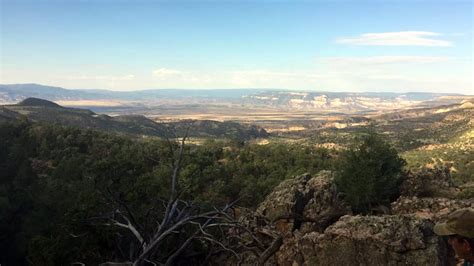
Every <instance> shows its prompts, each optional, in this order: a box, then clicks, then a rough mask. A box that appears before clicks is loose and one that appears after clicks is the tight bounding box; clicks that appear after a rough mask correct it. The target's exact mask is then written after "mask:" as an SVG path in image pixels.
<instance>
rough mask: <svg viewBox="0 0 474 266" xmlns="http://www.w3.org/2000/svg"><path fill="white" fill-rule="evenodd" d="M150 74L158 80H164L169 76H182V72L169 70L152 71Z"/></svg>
mask: <svg viewBox="0 0 474 266" xmlns="http://www.w3.org/2000/svg"><path fill="white" fill-rule="evenodd" d="M152 73H153V76H155V77H159V78H166V77H169V76H176V75H181V74H183V72H182V71H179V70H175V69H169V68H159V69H156V70H153V72H152Z"/></svg>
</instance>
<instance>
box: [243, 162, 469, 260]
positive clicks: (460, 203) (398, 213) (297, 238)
mask: <svg viewBox="0 0 474 266" xmlns="http://www.w3.org/2000/svg"><path fill="white" fill-rule="evenodd" d="M457 191H458V188H457V187H456V186H455V185H454V184H453V182H452V179H451V175H450V174H449V171H448V170H445V169H425V170H421V171H419V172H416V173H409V176H408V178H406V180H405V181H404V184H403V187H402V193H403V196H401V197H400V198H399V199H398V200H397V201H396V202H393V203H392V204H391V206H390V207H391V208H390V209H389V208H387V211H386V212H382V213H389V214H390V215H387V214H384V215H370V216H360V215H356V216H353V215H351V214H352V213H351V211H350V208H349V207H348V206H347V205H346V204H345V203H344V202H342V201H341V200H340V199H339V197H338V192H337V189H336V187H335V186H334V182H333V174H332V173H331V172H329V171H321V172H320V173H319V174H317V175H316V176H314V177H312V176H310V175H301V176H297V177H295V178H293V179H290V180H286V181H284V182H282V183H281V184H280V185H279V186H277V187H276V188H275V189H274V191H273V192H272V193H271V194H270V195H269V196H268V197H267V198H266V200H265V201H264V202H263V203H262V204H261V205H260V206H259V207H258V209H257V212H256V213H255V214H253V216H252V217H254V218H253V220H252V226H255V227H258V228H259V229H258V230H262V229H264V230H266V231H265V232H266V233H265V234H268V235H271V236H272V237H270V238H268V239H265V238H263V240H264V241H262V242H264V243H266V245H268V243H269V242H268V241H269V240H271V239H276V238H275V235H278V236H281V237H283V238H282V244H281V246H280V248H279V249H278V251H277V252H275V254H274V255H273V256H272V257H271V258H270V259H269V260H268V261H267V262H268V263H271V264H272V265H274V264H276V265H451V264H450V263H451V261H454V258H453V255H454V254H453V253H452V251H451V250H450V248H449V247H448V245H447V243H446V241H445V240H443V238H441V237H438V236H436V235H435V234H434V233H433V231H432V227H433V225H434V223H435V222H437V221H439V220H441V219H443V218H444V217H445V216H446V215H447V214H448V213H450V212H452V211H454V210H457V209H460V208H465V207H474V199H469V200H457V199H450V198H446V197H441V196H437V197H426V196H427V195H433V194H435V195H438V194H443V193H448V194H449V195H451V193H457ZM422 196H424V197H422ZM249 221H250V220H249ZM255 231H257V230H255ZM265 234H263V235H260V237H264V235H265ZM252 261H255V259H253V260H252V259H246V260H245V262H248V263H250V264H251V263H252Z"/></svg>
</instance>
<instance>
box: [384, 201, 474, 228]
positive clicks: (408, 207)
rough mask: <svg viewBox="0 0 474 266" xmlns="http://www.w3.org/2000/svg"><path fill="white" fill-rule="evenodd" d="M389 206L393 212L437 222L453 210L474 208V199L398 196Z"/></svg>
mask: <svg viewBox="0 0 474 266" xmlns="http://www.w3.org/2000/svg"><path fill="white" fill-rule="evenodd" d="M391 207H392V213H393V214H398V215H413V216H416V217H419V218H425V219H430V220H432V221H434V222H437V221H439V220H441V219H443V218H445V217H446V216H447V215H448V214H449V213H451V212H453V211H455V210H458V209H461V208H468V207H470V208H474V199H469V200H454V199H447V198H418V197H400V198H398V200H397V201H395V202H393V203H392V204H391Z"/></svg>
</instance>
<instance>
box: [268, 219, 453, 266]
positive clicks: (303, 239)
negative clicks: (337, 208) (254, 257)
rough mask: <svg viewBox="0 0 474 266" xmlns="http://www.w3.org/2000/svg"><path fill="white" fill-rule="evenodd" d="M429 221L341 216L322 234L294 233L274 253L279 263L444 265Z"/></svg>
mask: <svg viewBox="0 0 474 266" xmlns="http://www.w3.org/2000/svg"><path fill="white" fill-rule="evenodd" d="M432 226H433V223H432V222H431V221H429V220H426V219H420V218H417V217H414V216H398V215H385V216H343V217H342V218H340V219H339V221H337V222H336V223H335V224H333V225H331V226H329V227H328V228H327V229H326V230H325V231H324V233H318V232H310V233H306V234H299V233H295V234H294V235H293V237H292V238H289V239H286V240H285V241H284V244H283V246H282V247H281V248H280V250H279V251H278V253H277V254H276V258H277V263H278V264H279V265H448V264H447V261H448V260H447V258H452V255H451V256H448V249H447V245H446V243H445V242H444V241H443V240H442V239H441V238H439V237H438V236H436V235H434V234H433V232H432V230H431V229H432Z"/></svg>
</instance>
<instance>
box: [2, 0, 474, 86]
mask: <svg viewBox="0 0 474 266" xmlns="http://www.w3.org/2000/svg"><path fill="white" fill-rule="evenodd" d="M0 8H1V19H0V27H1V36H0V41H1V42H0V44H1V45H0V64H1V65H0V83H1V84H13V83H39V84H44V85H51V86H59V87H64V88H82V89H87V88H94V89H109V90H118V91H123V90H142V89H154V88H185V89H231V88H275V89H293V90H317V91H354V92H357V91H372V92H377V91H392V92H407V91H419V92H445V93H446V92H450V93H462V94H471V95H472V94H474V89H473V76H474V71H473V63H472V59H473V58H472V56H473V42H472V39H473V17H472V10H473V3H472V2H471V1H469V0H467V1H463V0H455V1H395V0H387V1H377V0H373V1H367V0H365V1H357V2H355V1H313V2H303V1H301V2H300V1H297V2H291V3H290V2H285V1H283V2H281V1H256V2H247V1H229V2H214V1H174V2H167V1H157V2H152V1H138V2H135V1H108V0H99V1H79V0H72V1H65V0H49V1H30V0H15V1H14V0H2V1H1V2H0Z"/></svg>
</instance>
